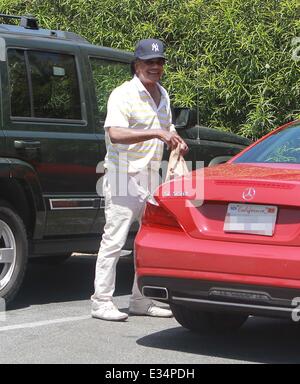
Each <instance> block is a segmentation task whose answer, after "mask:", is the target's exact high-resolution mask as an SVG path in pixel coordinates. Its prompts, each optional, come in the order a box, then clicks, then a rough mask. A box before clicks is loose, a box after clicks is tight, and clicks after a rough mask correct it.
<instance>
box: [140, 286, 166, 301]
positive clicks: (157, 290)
mask: <svg viewBox="0 0 300 384" xmlns="http://www.w3.org/2000/svg"><path fill="white" fill-rule="evenodd" d="M142 294H143V295H144V296H145V297H149V298H150V299H157V300H162V299H163V300H168V298H169V293H168V290H167V288H164V287H153V286H150V285H145V286H144V287H143V288H142Z"/></svg>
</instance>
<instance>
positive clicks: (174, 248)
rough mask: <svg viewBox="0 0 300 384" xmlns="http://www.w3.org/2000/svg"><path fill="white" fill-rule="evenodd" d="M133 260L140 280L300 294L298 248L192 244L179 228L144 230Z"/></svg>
mask: <svg viewBox="0 0 300 384" xmlns="http://www.w3.org/2000/svg"><path fill="white" fill-rule="evenodd" d="M135 255H136V266H137V271H138V274H139V275H140V276H147V275H148V276H149V275H150V276H165V277H176V278H184V279H198V280H208V281H222V282H229V283H241V284H252V285H258V286H275V287H277V286H278V287H283V288H295V289H300V247H288V246H272V245H261V244H254V243H252V244H251V243H233V242H229V241H227V242H226V241H213V240H202V239H194V238H192V237H190V236H188V235H187V234H186V233H185V232H184V231H181V230H178V229H177V230H168V229H164V228H158V227H157V228H154V227H151V230H150V229H149V228H147V227H145V226H142V227H141V230H140V231H139V233H138V235H137V237H136V240H135Z"/></svg>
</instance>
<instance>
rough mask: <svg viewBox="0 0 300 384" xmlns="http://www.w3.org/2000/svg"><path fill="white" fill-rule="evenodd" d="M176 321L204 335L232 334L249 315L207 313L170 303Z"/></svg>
mask: <svg viewBox="0 0 300 384" xmlns="http://www.w3.org/2000/svg"><path fill="white" fill-rule="evenodd" d="M170 308H171V310H172V312H173V315H174V317H175V319H176V320H177V321H178V323H179V324H181V325H182V326H183V327H184V328H187V329H189V330H190V331H193V332H197V333H202V334H215V333H230V332H234V331H236V330H238V329H239V328H240V327H241V326H242V325H243V324H244V323H245V321H246V320H247V318H248V315H244V314H239V313H228V312H206V311H202V310H198V309H191V308H187V307H184V306H181V305H178V304H174V303H170Z"/></svg>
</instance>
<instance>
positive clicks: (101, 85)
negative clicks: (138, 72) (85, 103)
mask: <svg viewBox="0 0 300 384" xmlns="http://www.w3.org/2000/svg"><path fill="white" fill-rule="evenodd" d="M90 63H91V67H92V72H93V78H94V85H95V92H96V98H97V107H98V119H99V120H100V121H101V122H104V120H105V116H106V106H107V100H108V97H109V95H110V93H111V92H112V90H113V89H114V88H116V87H117V86H119V85H121V84H122V83H123V82H124V81H126V80H130V79H131V74H130V66H129V64H126V63H120V62H117V61H109V60H103V59H97V58H94V57H91V58H90Z"/></svg>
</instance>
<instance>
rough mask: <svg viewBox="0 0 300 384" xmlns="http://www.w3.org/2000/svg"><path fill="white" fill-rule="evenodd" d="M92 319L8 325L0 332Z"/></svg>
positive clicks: (79, 318) (80, 318) (65, 318)
mask: <svg viewBox="0 0 300 384" xmlns="http://www.w3.org/2000/svg"><path fill="white" fill-rule="evenodd" d="M90 318H91V316H78V317H64V318H62V319H54V320H45V321H35V322H33V323H23V324H14V325H7V326H5V327H0V332H6V331H15V330H17V329H28V328H37V327H44V326H48V325H53V324H62V323H69V322H72V321H82V320H88V319H90Z"/></svg>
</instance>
